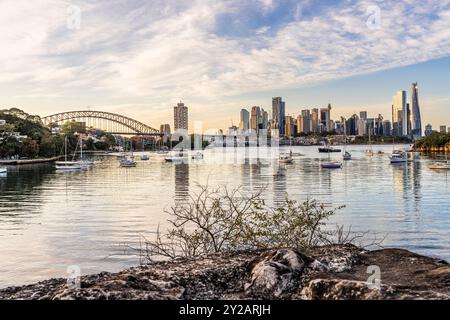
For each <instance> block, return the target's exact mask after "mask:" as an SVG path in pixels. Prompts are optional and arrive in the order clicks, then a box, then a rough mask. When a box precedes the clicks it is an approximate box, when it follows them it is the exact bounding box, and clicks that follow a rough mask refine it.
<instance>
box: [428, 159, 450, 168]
mask: <svg viewBox="0 0 450 320" xmlns="http://www.w3.org/2000/svg"><path fill="white" fill-rule="evenodd" d="M429 168H430V169H432V170H450V161H438V162H435V163H433V164H432V165H430V167H429Z"/></svg>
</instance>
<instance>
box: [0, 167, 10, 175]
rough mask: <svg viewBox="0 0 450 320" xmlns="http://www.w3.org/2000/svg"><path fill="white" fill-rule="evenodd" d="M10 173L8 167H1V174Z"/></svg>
mask: <svg viewBox="0 0 450 320" xmlns="http://www.w3.org/2000/svg"><path fill="white" fill-rule="evenodd" d="M5 173H8V169H7V168H6V167H0V174H5Z"/></svg>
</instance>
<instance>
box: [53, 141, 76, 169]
mask: <svg viewBox="0 0 450 320" xmlns="http://www.w3.org/2000/svg"><path fill="white" fill-rule="evenodd" d="M55 168H56V170H58V171H77V170H81V169H83V167H82V166H81V164H80V163H79V162H78V161H67V136H66V137H65V138H64V161H56V162H55Z"/></svg>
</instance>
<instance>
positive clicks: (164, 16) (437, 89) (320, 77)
mask: <svg viewBox="0 0 450 320" xmlns="http://www.w3.org/2000/svg"><path fill="white" fill-rule="evenodd" d="M377 5H378V7H376V8H375V9H377V8H378V10H379V18H380V24H379V25H368V22H370V21H371V18H373V17H374V15H375V16H376V14H377V10H374V8H373V6H372V3H370V2H366V1H356V2H355V1H346V2H342V3H327V4H318V3H313V2H311V1H303V2H298V1H268V0H253V1H249V3H245V4H243V3H240V2H238V1H227V2H226V3H210V2H206V1H197V2H195V3H189V4H187V3H180V2H179V1H161V2H158V1H157V2H155V3H152V4H151V6H150V5H149V4H148V3H146V2H145V1H135V2H133V3H131V2H126V3H120V4H119V3H112V4H108V5H106V4H105V3H97V4H92V3H89V2H88V1H79V2H78V3H77V4H76V6H75V7H73V6H68V4H67V3H61V2H58V1H53V0H43V1H39V2H37V3H30V2H27V1H9V0H6V1H2V3H1V4H0V9H1V10H0V12H2V16H1V17H2V19H0V24H1V26H2V28H1V30H4V32H2V33H0V43H1V44H3V46H2V47H3V48H5V49H4V50H2V53H1V54H0V57H1V58H2V59H1V63H0V68H1V69H0V70H2V72H1V75H0V107H1V108H10V107H18V108H21V109H24V110H27V111H28V112H30V113H33V114H39V115H41V116H46V115H49V114H53V113H56V112H63V111H70V110H75V109H77V110H79V109H87V108H88V107H90V108H91V109H95V110H97V109H98V110H102V111H109V112H116V113H121V114H127V115H128V116H130V117H132V118H136V119H142V120H143V121H144V122H145V123H147V124H149V125H151V126H153V127H158V126H159V125H160V124H162V123H172V121H169V119H171V118H172V115H173V109H172V108H173V105H174V104H176V103H177V102H178V101H180V100H182V101H184V102H185V103H186V104H187V105H188V106H189V119H190V121H191V123H190V124H189V127H190V128H193V123H192V121H202V122H203V123H204V128H205V129H209V128H217V129H220V128H223V129H226V128H228V127H229V126H230V123H235V124H238V123H239V120H240V119H239V111H240V110H241V109H242V107H244V106H245V107H247V108H249V109H250V108H251V107H252V106H259V107H261V108H264V109H265V110H268V111H272V107H273V106H271V99H272V97H283V100H284V101H285V102H286V105H285V113H286V115H291V116H297V115H299V114H300V113H301V110H303V109H306V108H318V109H319V110H320V109H321V108H326V106H327V105H328V104H329V103H331V105H332V106H333V117H332V118H333V119H336V118H338V116H341V115H343V116H346V117H350V116H351V115H352V114H354V113H359V111H360V110H367V112H368V113H369V114H371V115H372V116H376V115H377V114H379V113H381V114H383V115H384V116H385V118H390V117H389V116H388V115H389V114H390V113H391V104H392V95H393V94H394V93H395V92H397V91H398V90H405V91H407V92H408V102H410V97H411V95H410V88H411V83H413V82H416V81H417V82H418V83H419V86H420V93H419V98H420V108H421V112H422V114H421V118H422V130H423V129H424V128H425V125H427V124H428V123H430V124H432V126H433V128H439V127H440V126H441V125H447V126H448V125H450V112H449V107H450V88H449V87H448V83H449V82H450V40H449V39H450V37H449V34H448V30H450V19H449V17H450V2H449V1H430V2H429V3H427V6H426V7H425V6H417V5H415V4H414V3H410V2H406V1H405V2H398V1H384V2H382V3H379V2H377ZM77 9H79V12H78V11H77ZM406 13H407V14H406ZM78 16H79V18H80V20H79V21H78V22H79V24H77V17H78ZM107 30H115V32H107ZM180 48H182V49H180ZM230 115H231V116H230Z"/></svg>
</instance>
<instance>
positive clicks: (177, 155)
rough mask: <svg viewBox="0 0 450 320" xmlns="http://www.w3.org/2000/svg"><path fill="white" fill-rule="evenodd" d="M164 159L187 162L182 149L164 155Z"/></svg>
mask: <svg viewBox="0 0 450 320" xmlns="http://www.w3.org/2000/svg"><path fill="white" fill-rule="evenodd" d="M164 160H165V161H166V162H187V161H188V156H187V154H186V153H185V152H184V151H183V149H181V150H179V151H173V152H171V153H170V154H169V156H167V157H165V158H164Z"/></svg>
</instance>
